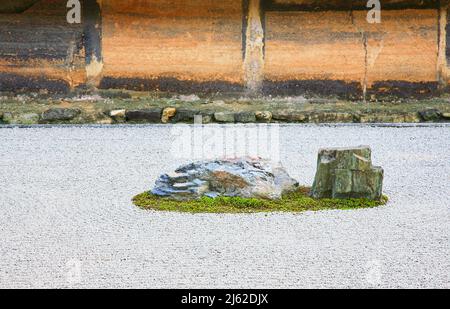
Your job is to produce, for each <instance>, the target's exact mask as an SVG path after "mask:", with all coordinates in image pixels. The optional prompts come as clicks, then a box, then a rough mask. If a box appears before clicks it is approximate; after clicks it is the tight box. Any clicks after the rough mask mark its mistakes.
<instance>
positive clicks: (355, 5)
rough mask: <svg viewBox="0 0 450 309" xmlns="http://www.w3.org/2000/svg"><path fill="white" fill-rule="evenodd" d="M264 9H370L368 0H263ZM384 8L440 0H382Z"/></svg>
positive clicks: (420, 5) (423, 6) (433, 5)
mask: <svg viewBox="0 0 450 309" xmlns="http://www.w3.org/2000/svg"><path fill="white" fill-rule="evenodd" d="M263 1H264V4H263V5H264V10H265V11H267V12H269V11H277V12H283V11H314V12H318V11H330V10H334V11H348V10H353V11H362V10H368V8H367V0H353V1H352V0H349V1H346V0H341V1H337V0H335V1H315V2H314V3H312V4H308V3H306V4H295V3H281V2H277V1H276V0H263ZM381 8H382V9H383V10H404V9H438V8H439V1H438V0H411V1H403V2H393V3H389V2H388V1H383V0H381Z"/></svg>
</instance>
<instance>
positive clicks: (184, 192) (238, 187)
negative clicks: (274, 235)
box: [151, 158, 298, 200]
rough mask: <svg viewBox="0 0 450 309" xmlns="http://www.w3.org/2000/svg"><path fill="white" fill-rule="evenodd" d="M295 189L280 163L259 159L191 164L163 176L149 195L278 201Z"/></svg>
mask: <svg viewBox="0 0 450 309" xmlns="http://www.w3.org/2000/svg"><path fill="white" fill-rule="evenodd" d="M297 188H298V183H297V181H296V180H294V179H293V178H291V177H290V176H289V174H288V173H287V172H286V170H285V169H284V168H283V167H282V165H281V164H280V163H276V164H275V163H272V162H270V161H266V160H261V159H250V158H246V159H228V160H225V159H224V160H215V161H203V162H197V163H191V164H188V165H185V166H182V167H180V168H178V169H177V170H175V172H174V173H172V174H164V175H162V176H161V177H159V179H158V180H157V181H156V186H155V188H154V189H153V190H152V191H151V193H152V194H154V195H156V196H160V197H167V198H171V199H175V200H193V199H198V198H201V197H203V196H206V197H211V198H216V197H222V196H223V197H242V198H263V199H280V198H281V197H282V195H283V194H284V193H287V192H290V191H294V190H296V189H297Z"/></svg>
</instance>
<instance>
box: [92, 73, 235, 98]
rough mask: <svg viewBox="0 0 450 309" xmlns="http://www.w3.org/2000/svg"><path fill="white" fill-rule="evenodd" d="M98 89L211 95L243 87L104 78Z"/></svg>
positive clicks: (219, 83) (161, 79)
mask: <svg viewBox="0 0 450 309" xmlns="http://www.w3.org/2000/svg"><path fill="white" fill-rule="evenodd" d="M99 88H101V89H108V88H116V89H127V90H135V91H162V92H173V93H180V94H192V93H199V94H213V93H242V92H243V91H244V87H243V86H242V85H241V84H237V83H230V82H225V81H207V82H195V81H185V80H179V79H176V78H157V79H143V78H113V77H104V78H103V79H102V81H101V82H100V86H99Z"/></svg>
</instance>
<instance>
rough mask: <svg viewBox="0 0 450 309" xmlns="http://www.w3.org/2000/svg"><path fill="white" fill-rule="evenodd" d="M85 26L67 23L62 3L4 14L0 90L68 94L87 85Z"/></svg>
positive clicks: (48, 0) (0, 34) (52, 0)
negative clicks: (79, 86) (41, 90)
mask: <svg viewBox="0 0 450 309" xmlns="http://www.w3.org/2000/svg"><path fill="white" fill-rule="evenodd" d="M82 35H83V31H82V26H81V25H69V24H68V23H67V22H66V8H65V6H61V1H55V0H45V1H41V2H39V3H38V4H35V5H34V6H32V7H31V8H30V9H28V10H27V11H26V12H24V13H22V14H0V90H3V91H5V90H8V91H9V90H20V89H22V88H23V89H31V90H38V89H39V88H43V89H46V88H49V89H50V90H52V91H67V90H69V89H70V88H73V87H76V86H78V85H80V84H82V83H84V82H85V70H84V65H85V62H84V51H83V49H82V46H81V45H82V44H81V41H82Z"/></svg>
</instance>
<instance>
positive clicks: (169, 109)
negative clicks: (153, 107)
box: [161, 107, 177, 123]
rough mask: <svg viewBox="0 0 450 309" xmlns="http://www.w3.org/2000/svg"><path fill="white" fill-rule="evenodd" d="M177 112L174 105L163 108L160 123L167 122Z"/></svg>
mask: <svg viewBox="0 0 450 309" xmlns="http://www.w3.org/2000/svg"><path fill="white" fill-rule="evenodd" d="M176 113H177V109H176V108H175V107H167V108H165V109H164V110H163V113H162V118H161V121H162V123H168V122H169V120H170V119H172V118H173V117H174V116H175V115H176Z"/></svg>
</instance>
